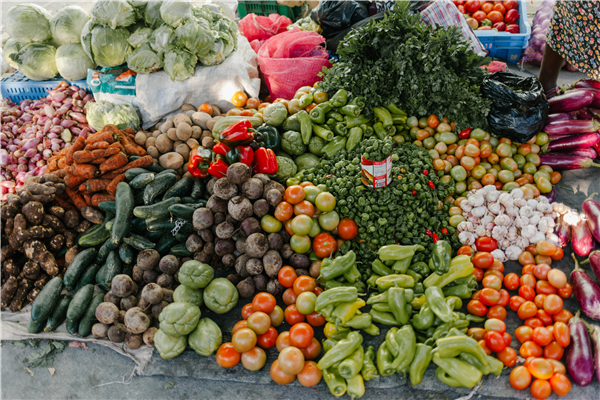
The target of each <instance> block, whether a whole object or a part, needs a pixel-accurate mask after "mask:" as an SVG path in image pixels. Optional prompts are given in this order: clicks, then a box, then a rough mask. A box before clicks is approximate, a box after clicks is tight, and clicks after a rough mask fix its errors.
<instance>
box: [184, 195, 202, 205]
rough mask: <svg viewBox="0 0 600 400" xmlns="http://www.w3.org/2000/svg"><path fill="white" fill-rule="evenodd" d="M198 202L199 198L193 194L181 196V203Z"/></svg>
mask: <svg viewBox="0 0 600 400" xmlns="http://www.w3.org/2000/svg"><path fill="white" fill-rule="evenodd" d="M197 202H198V200H196V199H195V198H193V197H192V196H183V197H182V198H181V204H194V203H197Z"/></svg>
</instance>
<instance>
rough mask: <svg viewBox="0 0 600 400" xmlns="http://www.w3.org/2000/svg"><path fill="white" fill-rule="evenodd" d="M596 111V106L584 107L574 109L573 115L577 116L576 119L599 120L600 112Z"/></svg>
mask: <svg viewBox="0 0 600 400" xmlns="http://www.w3.org/2000/svg"><path fill="white" fill-rule="evenodd" d="M592 110H593V111H592ZM598 111H599V110H598V109H597V108H590V107H586V108H582V109H581V110H577V111H575V115H576V116H577V119H580V120H588V121H591V120H595V121H600V114H598Z"/></svg>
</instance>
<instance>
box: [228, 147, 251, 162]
mask: <svg viewBox="0 0 600 400" xmlns="http://www.w3.org/2000/svg"><path fill="white" fill-rule="evenodd" d="M225 158H226V159H227V162H228V163H229V165H231V164H235V163H238V162H240V163H243V164H246V165H247V166H249V167H251V166H252V161H254V150H252V148H251V147H250V146H238V147H236V148H235V149H232V150H230V151H229V152H228V153H227V154H226V155H225Z"/></svg>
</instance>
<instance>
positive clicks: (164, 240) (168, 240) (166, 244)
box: [155, 233, 178, 257]
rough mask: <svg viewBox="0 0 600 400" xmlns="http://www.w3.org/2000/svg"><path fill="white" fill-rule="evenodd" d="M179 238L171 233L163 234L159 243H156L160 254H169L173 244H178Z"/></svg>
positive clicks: (162, 255)
mask: <svg viewBox="0 0 600 400" xmlns="http://www.w3.org/2000/svg"><path fill="white" fill-rule="evenodd" d="M177 243H178V242H177V239H176V238H175V236H173V235H171V234H170V233H169V234H166V235H163V236H162V237H161V238H160V239H159V240H158V243H156V248H155V250H156V251H158V254H160V256H161V257H164V256H166V255H167V254H169V250H170V249H171V246H174V245H176V244H177Z"/></svg>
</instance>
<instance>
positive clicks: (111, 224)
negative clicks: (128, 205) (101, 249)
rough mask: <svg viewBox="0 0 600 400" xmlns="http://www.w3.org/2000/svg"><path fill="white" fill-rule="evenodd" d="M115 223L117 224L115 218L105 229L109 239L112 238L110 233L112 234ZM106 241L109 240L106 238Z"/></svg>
mask: <svg viewBox="0 0 600 400" xmlns="http://www.w3.org/2000/svg"><path fill="white" fill-rule="evenodd" d="M114 223H115V219H114V218H113V219H111V220H110V221H108V222H107V223H106V225H105V227H104V230H105V231H107V232H108V236H109V237H110V233H111V232H112V228H113V225H114ZM106 239H108V238H106ZM106 239H104V240H106Z"/></svg>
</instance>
